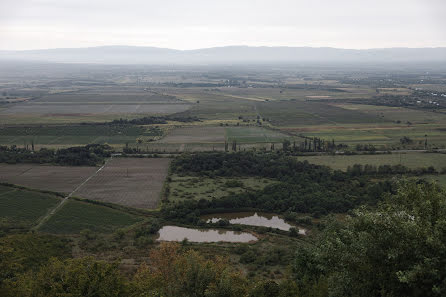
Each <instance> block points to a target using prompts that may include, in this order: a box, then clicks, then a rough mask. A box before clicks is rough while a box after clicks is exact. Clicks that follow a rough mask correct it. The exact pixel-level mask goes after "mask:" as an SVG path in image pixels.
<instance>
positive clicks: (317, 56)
mask: <svg viewBox="0 0 446 297" xmlns="http://www.w3.org/2000/svg"><path fill="white" fill-rule="evenodd" d="M1 60H3V61H4V60H8V61H11V60H15V61H40V62H59V63H99V64H203V65H204V64H259V63H261V64H267V63H328V62H329V63H408V62H413V63H419V62H421V63H425V62H446V47H441V48H383V49H366V50H354V49H338V48H328V47H318V48H316V47H264V46H261V47H251V46H225V47H214V48H204V49H196V50H174V49H167V48H157V47H139V46H99V47H89V48H61V49H44V50H25V51H0V61H1Z"/></svg>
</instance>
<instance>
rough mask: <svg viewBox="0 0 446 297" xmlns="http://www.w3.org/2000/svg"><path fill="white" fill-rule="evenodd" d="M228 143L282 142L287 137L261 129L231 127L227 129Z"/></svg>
mask: <svg viewBox="0 0 446 297" xmlns="http://www.w3.org/2000/svg"><path fill="white" fill-rule="evenodd" d="M226 136H227V140H228V142H232V141H234V140H235V141H237V143H270V142H281V141H283V140H284V139H285V138H288V136H287V135H285V134H283V133H280V132H276V131H273V130H269V129H265V128H261V127H230V128H226Z"/></svg>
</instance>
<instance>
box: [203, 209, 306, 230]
mask: <svg viewBox="0 0 446 297" xmlns="http://www.w3.org/2000/svg"><path fill="white" fill-rule="evenodd" d="M202 218H203V219H204V220H206V222H208V223H217V222H218V221H219V220H228V221H229V223H230V224H240V225H250V226H261V227H271V228H276V229H280V230H283V231H289V230H290V228H292V227H295V228H298V229H299V234H302V235H305V233H306V230H305V229H303V228H299V227H297V226H293V225H290V224H288V223H287V222H285V220H284V219H282V218H281V217H279V216H278V215H276V214H268V213H257V212H237V213H222V214H213V215H206V216H203V217H202Z"/></svg>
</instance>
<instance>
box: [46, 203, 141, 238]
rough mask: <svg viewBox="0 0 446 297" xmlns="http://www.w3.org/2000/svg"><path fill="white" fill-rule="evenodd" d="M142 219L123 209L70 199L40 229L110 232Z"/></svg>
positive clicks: (63, 232) (54, 231)
mask: <svg viewBox="0 0 446 297" xmlns="http://www.w3.org/2000/svg"><path fill="white" fill-rule="evenodd" d="M140 220H141V218H139V217H137V216H134V215H131V214H128V213H126V212H123V211H119V210H116V209H112V208H109V207H105V206H101V205H95V204H91V203H87V202H83V201H77V200H73V199H70V200H68V202H67V203H65V204H64V205H63V206H62V208H61V209H59V210H58V211H57V212H56V213H55V214H54V215H53V216H52V217H50V218H49V220H48V221H46V222H45V223H44V224H43V225H42V226H41V227H40V228H39V230H40V231H43V232H48V233H55V234H77V233H80V232H81V231H83V230H91V231H94V232H104V233H109V232H113V231H115V230H116V229H118V228H124V227H127V226H130V225H132V224H135V223H137V222H138V221H140Z"/></svg>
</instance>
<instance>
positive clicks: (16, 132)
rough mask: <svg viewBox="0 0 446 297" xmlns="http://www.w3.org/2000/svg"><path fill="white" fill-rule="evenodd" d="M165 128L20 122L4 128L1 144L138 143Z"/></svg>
mask: <svg viewBox="0 0 446 297" xmlns="http://www.w3.org/2000/svg"><path fill="white" fill-rule="evenodd" d="M160 135H162V131H161V130H160V129H159V128H156V127H152V126H137V125H105V124H93V125H86V124H84V125H79V124H77V125H76V124H68V125H20V126H7V127H4V128H0V144H1V145H19V146H20V145H23V144H24V143H26V144H28V145H31V143H32V144H34V146H35V148H41V147H53V146H55V147H67V146H76V145H86V144H90V143H98V144H105V143H107V144H109V145H112V146H119V147H123V146H124V145H125V144H126V143H132V144H134V143H136V139H138V138H141V139H144V140H145V141H148V140H149V139H155V138H159V137H160Z"/></svg>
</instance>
